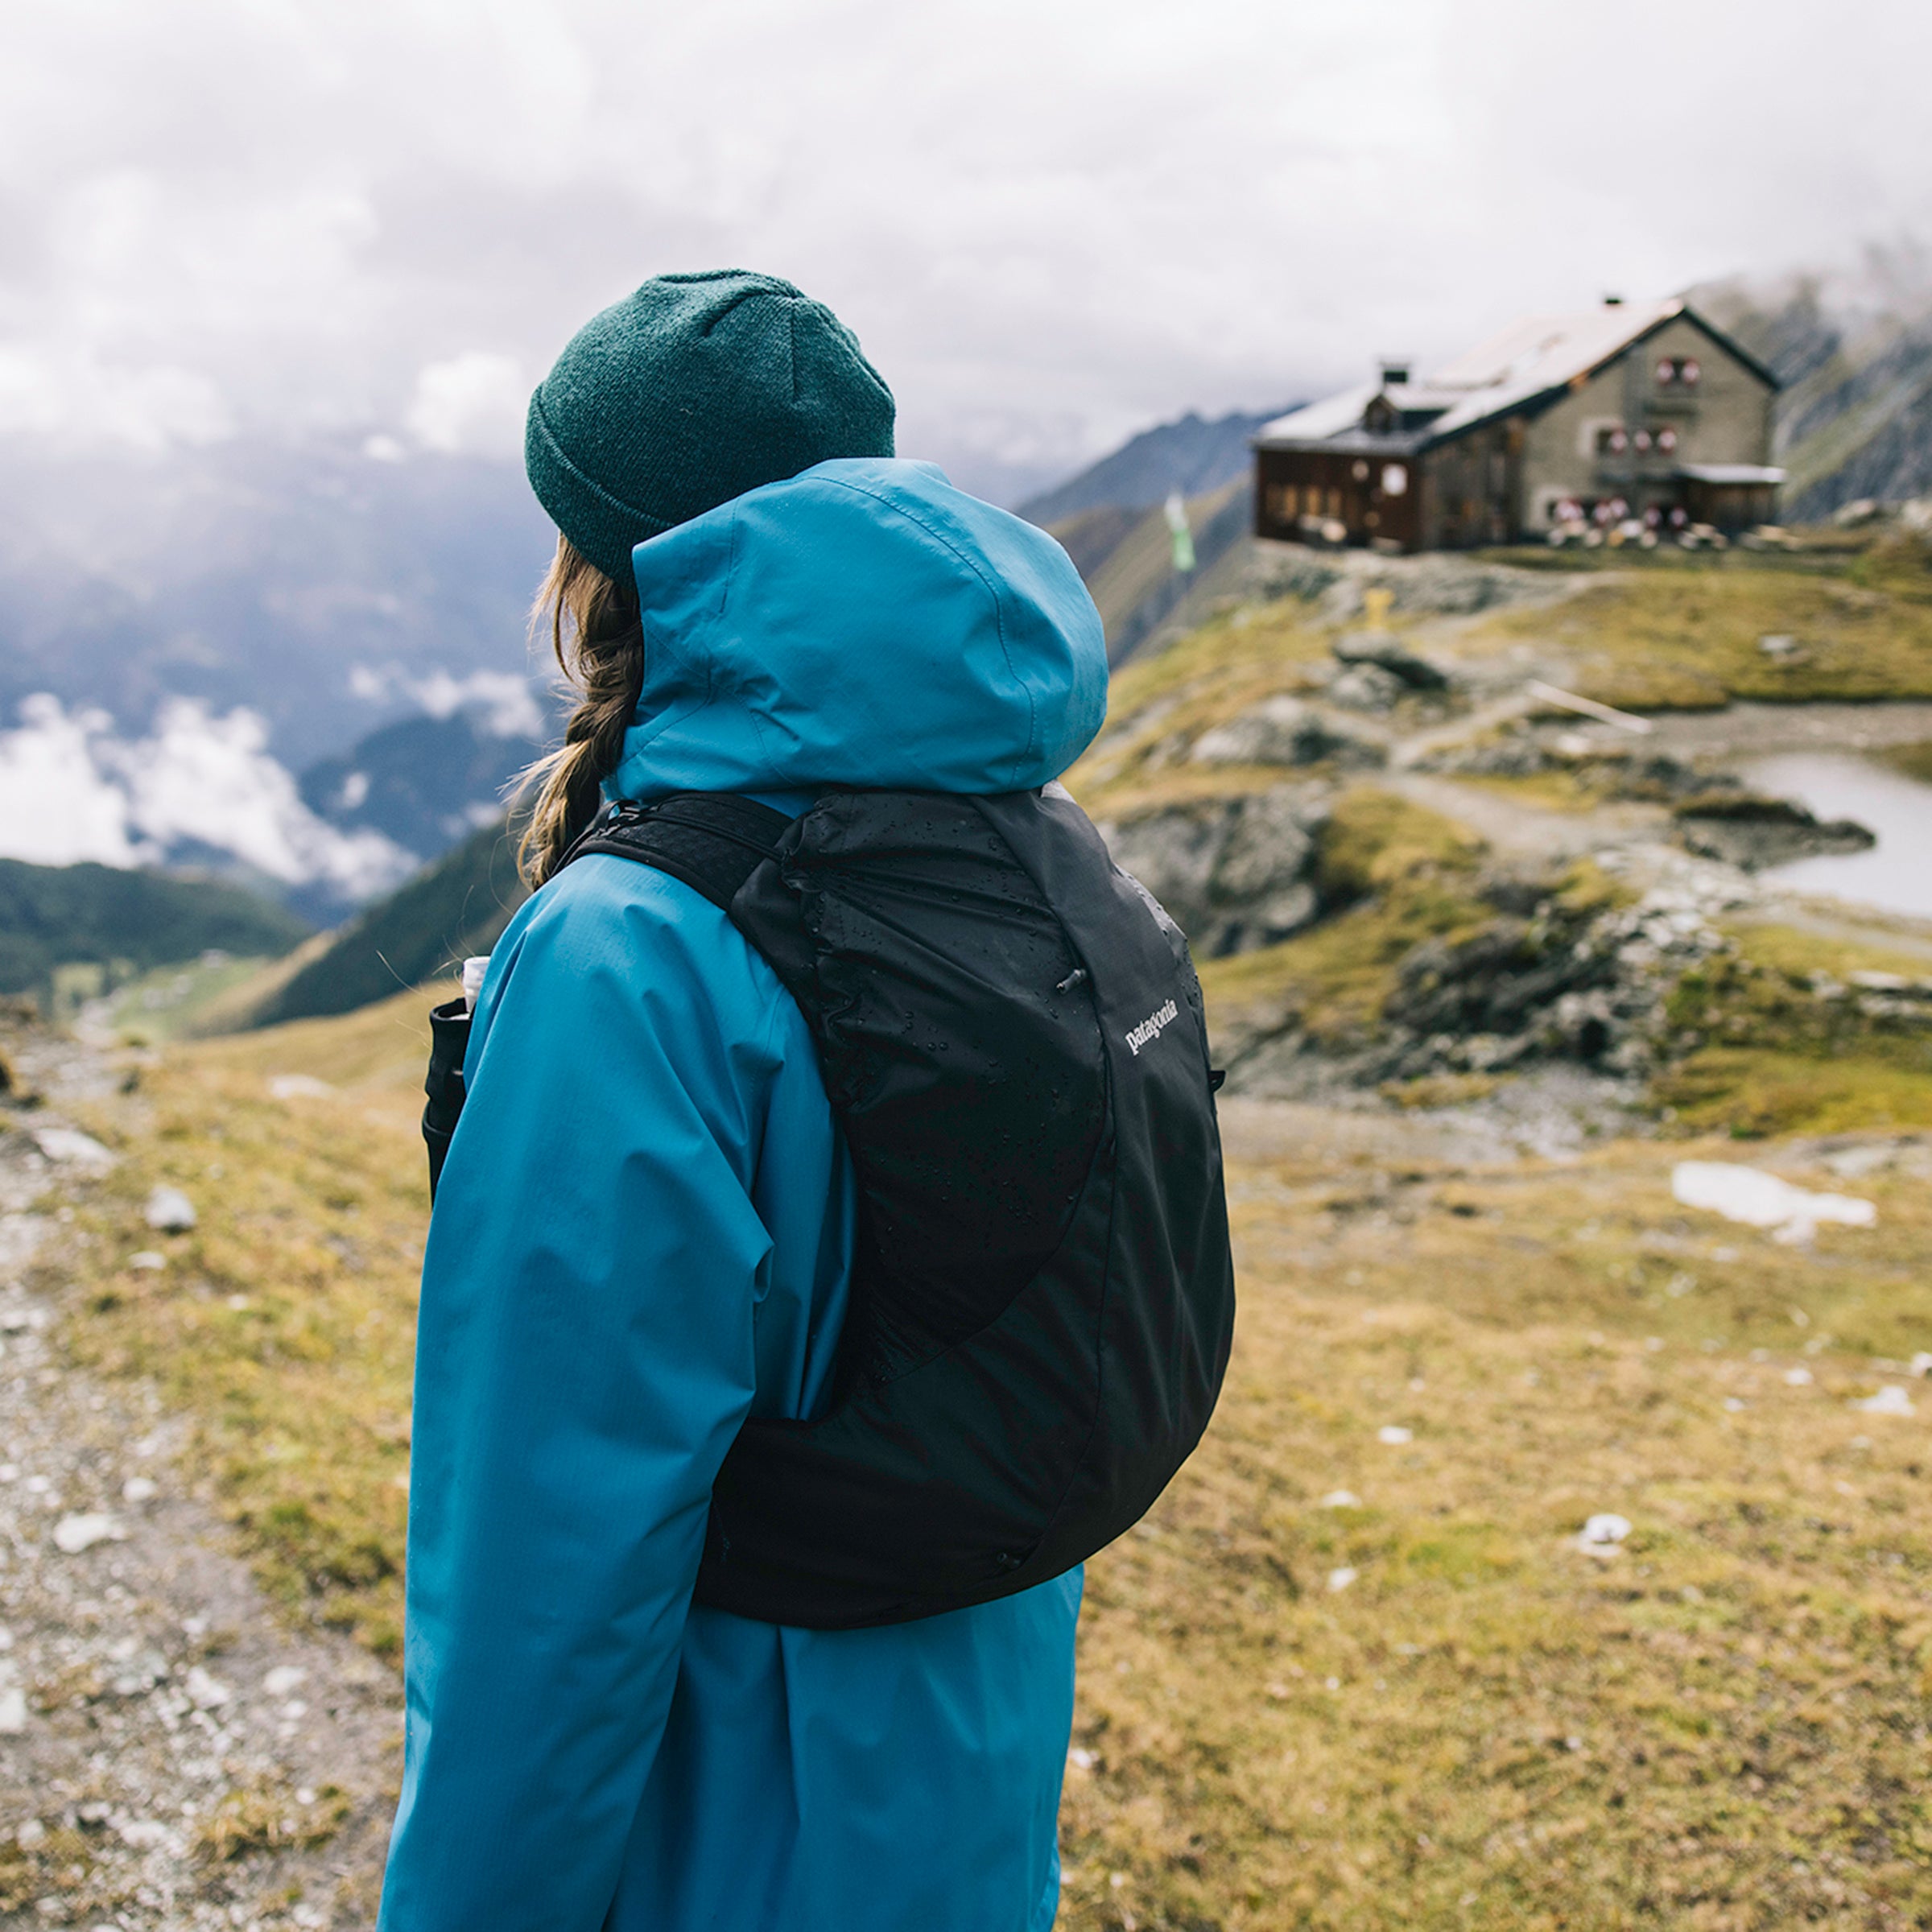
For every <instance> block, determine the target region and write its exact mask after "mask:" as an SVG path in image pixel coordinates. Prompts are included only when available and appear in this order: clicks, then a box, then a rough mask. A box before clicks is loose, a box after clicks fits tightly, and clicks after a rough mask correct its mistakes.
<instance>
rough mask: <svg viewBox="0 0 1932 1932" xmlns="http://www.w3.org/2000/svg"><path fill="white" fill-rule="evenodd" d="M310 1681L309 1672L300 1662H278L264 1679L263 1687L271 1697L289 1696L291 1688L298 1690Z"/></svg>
mask: <svg viewBox="0 0 1932 1932" xmlns="http://www.w3.org/2000/svg"><path fill="white" fill-rule="evenodd" d="M307 1682H308V1672H307V1671H306V1670H303V1668H302V1666H300V1665H299V1664H277V1665H276V1666H275V1669H274V1670H271V1671H270V1672H269V1674H267V1676H266V1677H265V1678H262V1689H263V1690H264V1691H266V1692H267V1693H268V1695H270V1697H287V1695H288V1694H289V1693H290V1692H291V1691H295V1690H298V1689H299V1688H300V1686H302V1685H303V1684H305V1683H307Z"/></svg>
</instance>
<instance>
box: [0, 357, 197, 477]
mask: <svg viewBox="0 0 1932 1932" xmlns="http://www.w3.org/2000/svg"><path fill="white" fill-rule="evenodd" d="M233 431H234V419H233V415H232V413H231V412H230V411H229V407H228V404H227V402H226V400H225V398H224V397H223V396H222V394H221V390H219V389H218V388H217V386H215V384H214V382H213V381H212V380H211V379H210V378H208V377H207V376H204V375H200V374H196V372H194V371H193V370H192V369H182V368H180V367H177V366H175V365H170V364H165V363H155V364H151V365H147V367H144V368H140V367H132V366H128V365H118V366H117V365H112V364H109V363H106V362H104V361H101V360H100V359H99V358H97V357H95V356H93V354H91V353H88V352H87V351H85V350H82V351H81V352H79V353H72V352H68V351H64V350H58V349H45V348H42V347H39V346H36V345H33V344H31V343H25V342H11V343H0V435H3V434H6V433H8V432H11V433H13V434H16V435H21V434H24V435H28V436H40V437H45V438H47V439H49V440H53V441H56V442H58V443H60V444H62V445H63V446H64V447H65V448H68V449H75V450H81V449H95V448H112V447H114V446H117V445H118V446H121V447H124V448H130V449H134V450H138V451H142V452H145V453H147V454H149V455H158V454H159V453H161V452H163V451H165V450H167V449H168V448H171V447H173V446H175V445H176V444H188V445H190V446H195V445H199V444H208V443H219V442H221V441H223V440H225V439H226V438H227V437H229V436H231V435H233Z"/></svg>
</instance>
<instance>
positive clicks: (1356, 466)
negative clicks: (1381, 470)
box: [1348, 456, 1369, 483]
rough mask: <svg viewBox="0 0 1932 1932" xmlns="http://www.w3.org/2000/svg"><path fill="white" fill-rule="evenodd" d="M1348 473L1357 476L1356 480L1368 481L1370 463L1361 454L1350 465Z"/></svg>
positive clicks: (1359, 481)
mask: <svg viewBox="0 0 1932 1932" xmlns="http://www.w3.org/2000/svg"><path fill="white" fill-rule="evenodd" d="M1348 473H1349V475H1350V476H1352V477H1354V478H1355V480H1356V482H1358V483H1366V482H1367V481H1369V465H1368V464H1366V463H1364V461H1363V460H1362V459H1361V458H1360V456H1357V457H1356V460H1354V462H1353V463H1352V464H1350V465H1349V468H1348Z"/></svg>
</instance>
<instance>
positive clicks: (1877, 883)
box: [1744, 751, 1932, 919]
mask: <svg viewBox="0 0 1932 1932" xmlns="http://www.w3.org/2000/svg"><path fill="white" fill-rule="evenodd" d="M1744 778H1745V781H1746V782H1748V784H1749V785H1750V786H1752V789H1753V790H1754V791H1763V792H1769V793H1770V794H1771V795H1773V796H1774V797H1777V798H1785V799H1798V802H1799V803H1801V804H1803V805H1805V806H1806V807H1808V808H1809V809H1810V811H1812V812H1814V814H1816V815H1817V816H1818V817H1819V818H1821V819H1857V820H1858V822H1859V824H1861V825H1863V826H1864V827H1865V828H1867V829H1868V831H1870V832H1874V833H1876V835H1877V838H1878V843H1877V844H1876V845H1874V846H1873V847H1872V848H1871V850H1870V851H1868V852H1841V853H1835V854H1830V855H1827V856H1825V857H1818V858H1814V859H1798V860H1796V861H1794V862H1793V863H1792V864H1791V865H1777V866H1773V868H1772V869H1770V870H1769V871H1768V872H1766V873H1765V874H1764V877H1765V878H1766V879H1767V880H1769V881H1773V882H1774V883H1776V884H1777V885H1780V886H1790V887H1791V888H1793V889H1794V890H1796V891H1798V892H1816V893H1824V894H1829V895H1830V896H1831V898H1838V899H1847V900H1850V901H1852V902H1854V903H1855V904H1857V905H1861V906H1879V907H1880V908H1882V909H1883V910H1885V911H1887V912H1902V913H1908V914H1912V915H1913V917H1915V918H1918V919H1932V785H1925V784H1922V783H1920V782H1919V781H1918V779H1916V778H1907V777H1906V776H1905V774H1904V773H1903V772H1900V771H1895V770H1893V769H1892V767H1891V766H1889V765H1881V764H1880V763H1879V762H1877V761H1876V759H1873V758H1860V757H1859V756H1858V755H1857V753H1855V752H1822V751H1820V752H1812V751H1805V752H1793V753H1790V754H1789V755H1788V756H1786V757H1783V758H1760V759H1757V760H1756V761H1754V762H1752V764H1750V765H1748V766H1746V767H1745V768H1744Z"/></svg>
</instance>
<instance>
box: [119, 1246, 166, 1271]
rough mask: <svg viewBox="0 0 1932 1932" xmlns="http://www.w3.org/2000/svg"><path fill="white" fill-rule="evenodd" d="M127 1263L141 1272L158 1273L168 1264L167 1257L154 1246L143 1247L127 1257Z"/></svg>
mask: <svg viewBox="0 0 1932 1932" xmlns="http://www.w3.org/2000/svg"><path fill="white" fill-rule="evenodd" d="M127 1265H128V1266H129V1267H130V1268H132V1269H137V1270H138V1271H139V1272H141V1273H143V1274H159V1273H160V1271H161V1270H162V1269H164V1268H165V1267H167V1256H166V1255H164V1254H162V1253H158V1252H157V1251H156V1250H155V1249H152V1248H142V1249H139V1250H138V1252H136V1253H133V1254H130V1256H129V1257H127Z"/></svg>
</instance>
